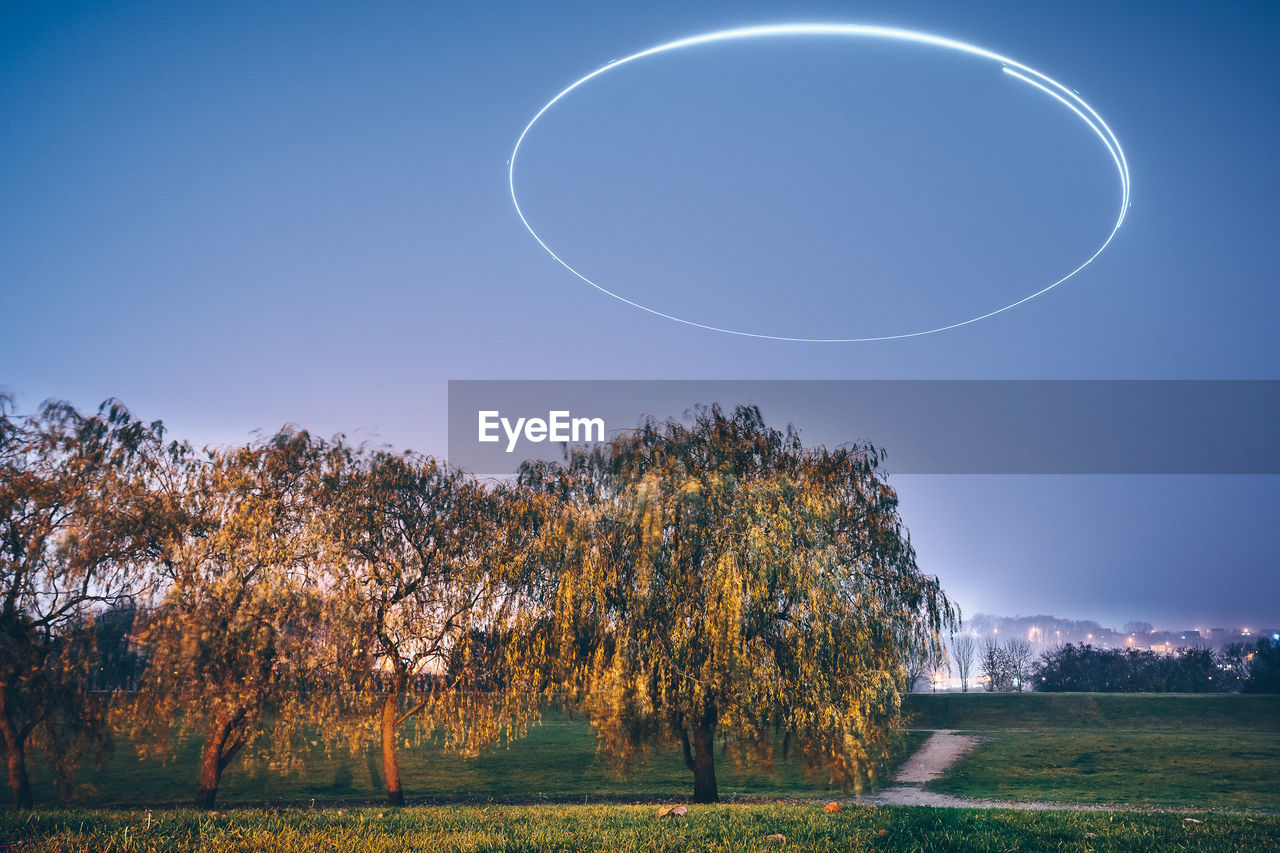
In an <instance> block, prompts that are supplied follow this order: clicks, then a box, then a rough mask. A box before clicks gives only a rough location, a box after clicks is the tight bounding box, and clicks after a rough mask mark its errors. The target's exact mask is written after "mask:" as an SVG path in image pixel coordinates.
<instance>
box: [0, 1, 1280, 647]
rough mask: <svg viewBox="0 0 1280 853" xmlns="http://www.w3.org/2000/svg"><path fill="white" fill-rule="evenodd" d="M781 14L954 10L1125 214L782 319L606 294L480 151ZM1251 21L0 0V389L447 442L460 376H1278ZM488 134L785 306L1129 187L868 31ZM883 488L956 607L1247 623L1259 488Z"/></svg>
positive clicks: (564, 186)
mask: <svg viewBox="0 0 1280 853" xmlns="http://www.w3.org/2000/svg"><path fill="white" fill-rule="evenodd" d="M800 20H806V21H839V22H857V23H869V24H882V25H890V26H899V27H905V28H910V29H917V30H923V31H928V32H933V33H937V34H940V35H945V36H949V37H952V38H957V39H962V40H966V41H971V42H973V43H976V44H979V45H981V46H983V47H987V48H989V49H991V50H994V51H996V52H998V53H1002V54H1005V55H1008V56H1010V57H1012V58H1014V59H1017V60H1020V61H1022V62H1025V63H1027V64H1029V65H1031V66H1033V67H1036V68H1038V69H1040V70H1042V71H1043V72H1045V73H1047V74H1049V75H1051V76H1053V77H1055V78H1057V79H1059V80H1061V81H1062V82H1063V83H1065V84H1066V85H1068V86H1071V87H1073V88H1076V89H1078V90H1079V91H1080V92H1081V93H1082V94H1083V96H1084V97H1085V98H1086V99H1087V100H1089V102H1090V103H1091V104H1092V105H1093V106H1094V107H1095V108H1097V109H1098V111H1099V112H1100V113H1101V114H1102V115H1103V116H1104V117H1105V118H1106V120H1107V121H1108V123H1109V124H1110V125H1111V127H1112V128H1113V129H1114V131H1115V133H1116V135H1117V136H1118V137H1119V139H1120V141H1121V142H1122V143H1123V145H1124V147H1125V151H1126V153H1127V155H1128V158H1129V162H1130V166H1131V171H1132V179H1133V207H1132V209H1131V210H1130V212H1129V217H1128V219H1127V221H1126V223H1125V225H1124V227H1123V228H1122V229H1121V232H1120V234H1119V236H1118V237H1117V239H1116V241H1115V242H1114V243H1113V244H1112V246H1111V247H1110V248H1109V249H1108V250H1107V252H1106V253H1105V254H1104V255H1103V256H1102V257H1101V258H1100V259H1099V260H1098V261H1097V262H1096V263H1095V264H1093V265H1092V266H1091V267H1089V268H1088V269H1087V270H1085V271H1084V272H1083V273H1081V274H1080V275H1079V276H1077V277H1076V278H1075V279H1073V280H1071V281H1070V282H1068V283H1067V284H1065V285H1063V286H1062V287H1060V288H1058V289H1057V290H1055V291H1053V292H1051V293H1049V294H1047V295H1045V296H1043V297H1041V298H1039V299H1037V300H1034V301H1032V302H1031V303H1028V304H1026V305H1024V306H1021V307H1020V308H1017V309H1014V310H1012V311H1009V312H1006V313H1004V314H1001V315H999V316H998V317H995V318H992V319H990V320H987V321H984V322H981V323H978V324H974V325H971V326H966V327H964V328H962V329H958V330H955V331H952V332H947V333H944V334H940V335H934V336H930V337H926V338H917V339H910V340H903V341H893V342H887V343H876V344H845V345H813V344H807V345H805V344H787V343H779V342H770V341H760V340H750V339H743V338H735V337H730V336H725V335H719V334H713V333H709V332H706V331H702V330H698V329H694V328H689V327H684V326H680V325H677V324H674V323H671V322H669V321H666V320H662V319H660V318H657V317H653V316H650V315H647V314H644V313H642V312H639V311H637V310H636V309H634V308H630V307H628V306H626V305H624V304H622V303H620V302H617V301H614V300H611V299H609V298H608V297H606V296H604V295H602V294H599V293H597V292H595V291H592V290H591V289H590V288H588V287H587V286H586V285H584V284H582V283H581V282H579V281H577V280H576V279H574V278H573V277H572V276H571V275H569V274H568V273H567V272H566V271H565V270H564V269H563V268H561V267H559V266H558V265H556V264H555V263H554V262H553V261H552V260H551V259H550V258H549V257H547V256H546V255H545V254H544V253H543V252H542V250H541V249H540V248H539V247H538V246H537V244H536V243H535V242H534V241H533V239H532V238H531V237H530V236H529V235H528V234H527V233H526V232H525V230H524V228H523V226H522V225H521V223H520V221H519V219H518V218H517V217H516V215H515V213H514V211H513V210H512V207H511V204H510V199H509V197H508V194H507V183H506V162H507V159H508V158H509V156H510V152H511V147H512V145H513V144H514V142H515V139H516V136H517V135H518V134H519V132H520V130H521V129H522V128H523V127H524V125H525V123H526V122H527V121H528V120H529V118H530V117H531V116H532V115H533V113H534V112H535V111H536V110H537V109H538V108H539V107H540V106H541V105H542V104H543V103H545V102H546V101H547V100H548V99H549V98H550V97H551V96H552V95H554V94H555V93H556V92H558V91H559V90H560V89H561V88H563V87H564V86H565V85H567V84H568V83H570V82H572V81H573V80H574V79H576V78H578V77H579V76H581V75H583V74H585V73H586V72H588V71H590V70H592V69H594V68H596V67H598V66H599V65H601V64H603V63H605V62H607V61H608V60H610V59H614V58H618V57H621V56H625V55H627V54H630V53H632V52H634V51H636V50H639V49H642V48H645V47H649V46H652V45H654V44H658V43H661V42H665V41H669V40H671V39H674V38H679V37H682V36H687V35H692V34H696V33H699V32H704V31H709V30H713V29H723V28H727V27H732V26H741V25H748V24H761V23H777V22H787V21H800ZM1277 41H1280V9H1278V8H1277V7H1276V6H1275V4H1273V3H1233V4H1217V3H1178V4H1168V3H1156V2H1152V3H1125V4H1114V3H1104V2H1085V3H1081V2H1057V3H1036V4H1030V3H1025V2H1009V3H965V4H956V3H951V2H938V3H887V2H880V3H870V2H869V3H834V2H827V3H816V2H810V3H805V2H801V3H790V2H789V3H785V4H784V3H760V2H745V3H744V2H732V3H730V2H706V3H686V2H680V3H676V2H646V3H635V4H625V5H624V4H602V3H591V2H583V3H544V4H497V3H494V4H483V3H453V4H445V3H428V2H416V3H396V2H380V3H377V4H345V5H343V4H326V3H315V2H308V3H296V4H289V3H273V4H266V5H264V4H252V3H239V2H221V3H208V4H198V5H194V4H193V5H188V4H183V5H182V6H181V7H179V6H177V5H175V4H167V3H160V2H154V3H130V2H119V3H110V4H105V3H56V2H38V3H12V2H11V3H6V4H4V6H3V7H0V318H2V319H3V327H2V328H3V332H2V333H0V387H3V388H4V389H5V390H8V391H10V392H12V393H13V394H15V395H16V397H17V399H18V403H19V407H20V408H21V409H23V410H30V409H31V408H33V407H34V406H35V405H37V404H38V403H39V402H40V401H41V400H42V399H45V398H50V397H56V398H63V399H69V400H71V401H72V402H74V403H76V404H78V405H81V406H84V407H91V406H93V405H95V404H96V403H97V402H98V401H100V400H102V399H103V398H106V397H110V396H114V397H118V398H120V399H122V400H123V401H125V403H126V404H128V405H129V406H130V407H131V408H132V409H134V410H135V412H136V413H138V414H139V415H140V416H143V417H146V418H162V419H164V420H165V422H166V423H167V424H169V426H170V428H171V430H172V432H173V433H174V434H175V435H177V436H181V437H186V438H190V439H191V440H193V441H196V442H197V443H204V442H214V443H220V442H230V441H240V440H243V439H244V438H246V437H247V436H248V434H249V433H250V431H252V430H255V429H262V430H273V429H275V428H277V427H279V426H280V425H282V424H284V423H297V424H302V425H305V426H307V427H308V428H310V429H312V430H313V431H315V432H318V433H321V434H331V433H334V432H339V431H342V432H346V433H348V434H350V435H355V436H359V437H362V438H376V439H377V440H382V441H388V442H391V443H394V444H396V445H398V446H412V447H414V448H417V449H420V450H424V451H428V452H439V453H442V452H443V451H444V442H445V418H444V406H445V387H446V386H445V383H446V381H447V380H448V379H451V378H487V377H494V378H498V377H501V378H524V377H528V378H614V377H617V378H931V379H933V378H1071V379H1092V378H1144V379H1145V378H1197V379H1200V378H1209V379H1212V378H1276V377H1277V375H1278V373H1277V367H1278V366H1280V338H1278V337H1277V335H1276V333H1275V321H1276V317H1277V316H1278V315H1280V288H1277V286H1276V284H1277V275H1276V269H1277V266H1278V262H1280V241H1277V240H1276V237H1275V235H1276V233H1277V226H1278V225H1280V222H1278V219H1280V217H1278V216H1277V213H1276V206H1275V205H1276V199H1277V198H1278V197H1280V159H1278V158H1277V157H1276V156H1275V151H1276V150H1277V143H1278V141H1280V111H1277V109H1276V106H1275V105H1276V104H1277V103H1278V102H1280V61H1278V60H1277V59H1276V56H1275V50H1274V45H1275V44H1276V43H1277ZM561 107H563V108H562V109H561ZM520 166H521V171H520V173H519V174H518V176H517V177H518V178H519V180H520V182H521V183H520V189H521V193H522V195H521V200H522V204H525V205H526V209H527V212H528V213H529V215H530V217H531V220H533V221H535V223H536V224H537V225H538V227H539V228H540V230H542V229H545V230H543V234H544V236H545V237H547V238H548V239H549V240H550V241H551V242H552V243H553V244H554V245H555V247H556V248H557V250H558V251H563V253H564V254H565V256H566V258H567V259H569V260H570V261H571V262H573V263H575V264H579V265H581V267H582V268H583V271H584V272H588V274H591V275H593V276H595V277H597V278H598V279H599V280H600V281H601V283H602V284H606V285H609V286H612V287H614V288H616V289H617V290H618V291H619V292H620V293H623V294H624V295H627V296H628V297H631V298H636V299H638V300H640V301H644V302H646V304H651V305H652V306H653V307H655V308H659V309H662V310H668V311H671V312H673V313H677V314H681V315H687V316H689V318H690V319H697V320H700V321H703V322H711V323H725V324H730V325H738V326H741V327H743V328H748V329H750V330H756V331H766V332H777V333H788V334H801V335H806V336H808V335H811V334H813V335H817V334H878V333H882V332H884V331H890V332H893V331H903V330H912V329H916V328H922V327H924V326H926V325H931V324H936V321H942V322H950V321H954V320H956V319H964V318H965V317H967V316H971V315H973V314H977V313H983V312H984V311H986V310H990V309H991V308H993V307H999V305H1000V304H1004V302H1007V301H1010V300H1011V299H1012V298H1019V297H1020V296H1022V295H1025V294H1026V293H1029V292H1031V291H1033V290H1036V289H1038V288H1039V287H1042V286H1043V285H1044V284H1047V283H1048V282H1050V281H1052V280H1053V279H1054V278H1056V277H1057V276H1058V275H1061V274H1062V273H1063V272H1065V271H1067V270H1068V269H1070V267H1071V266H1074V264H1075V263H1078V262H1079V261H1080V260H1083V259H1084V257H1086V256H1087V255H1088V254H1089V252H1090V251H1091V250H1092V247H1093V246H1094V245H1095V244H1096V243H1097V242H1098V240H1100V239H1101V238H1102V237H1104V236H1105V233H1106V231H1107V229H1108V228H1109V226H1110V224H1111V222H1112V221H1113V220H1114V216H1115V207H1116V204H1117V199H1118V196H1117V192H1118V190H1117V187H1116V180H1115V177H1114V171H1113V167H1112V166H1111V164H1110V161H1109V160H1108V158H1107V155H1106V152H1105V151H1104V149H1103V148H1102V147H1101V145H1100V144H1099V143H1098V141H1097V140H1096V138H1095V137H1093V136H1092V135H1091V133H1090V131H1089V130H1088V129H1087V128H1085V127H1084V126H1083V125H1082V124H1080V123H1079V122H1078V120H1076V119H1074V118H1073V117H1071V116H1070V115H1068V114H1067V113H1066V112H1065V110H1063V109H1062V108H1060V107H1055V106H1054V105H1053V104H1052V103H1051V102H1049V101H1047V99H1045V98H1044V97H1043V96H1037V95H1036V93H1034V92H1033V91H1031V90H1029V89H1028V88H1027V87H1025V86H1023V85H1022V84H1019V83H1016V82H1015V81H1011V80H1009V79H1007V78H1005V77H1003V75H1000V74H999V73H998V72H997V71H996V70H993V68H992V67H990V66H983V65H981V64H980V63H975V62H973V61H962V60H961V59H960V58H958V57H955V56H952V55H947V54H942V53H939V52H937V51H929V50H927V49H921V48H908V47H903V46H890V45H884V44H870V43H861V42H837V41H825V42H817V41H813V40H803V41H801V40H792V41H786V42H782V41H776V42H770V43H758V44H755V45H752V46H745V45H734V46H719V47H716V48H708V49H704V50H699V51H697V52H689V53H685V54H681V55H679V56H673V57H670V58H669V60H668V59H662V60H654V61H652V62H650V63H646V64H643V65H642V64H637V65H635V66H634V67H627V68H625V69H620V70H619V71H617V72H616V73H613V74H610V75H606V77H605V78H602V79H601V80H599V81H596V84H593V85H591V86H589V87H584V89H583V91H582V92H581V93H580V95H579V94H575V95H574V96H573V97H572V98H571V99H568V100H566V102H564V103H563V104H562V105H558V107H557V109H556V110H555V111H554V112H551V113H548V115H547V117H546V118H545V119H544V121H543V122H541V123H540V124H539V126H538V128H536V129H535V132H534V133H533V134H531V136H530V139H529V142H528V147H527V149H525V150H522V153H521V161H520ZM1002 300H1003V301H1002ZM690 402H691V403H692V402H696V401H690ZM766 414H767V413H766ZM798 426H800V427H801V428H802V429H803V427H804V425H803V424H799V425H798ZM873 438H874V437H873ZM890 469H892V460H890ZM895 482H896V484H897V485H898V486H899V488H900V491H901V493H902V496H903V514H904V516H905V518H906V520H907V522H908V524H909V525H910V527H911V529H912V532H913V536H914V539H915V542H916V544H917V547H918V549H919V551H920V556H921V561H922V564H923V565H924V567H925V568H926V569H927V570H929V571H932V572H936V573H938V574H940V575H941V576H942V579H943V582H944V585H945V586H946V587H947V589H948V590H949V591H951V592H952V593H953V595H955V596H956V597H957V598H958V599H959V601H960V603H961V605H962V606H963V607H964V608H965V610H966V611H968V612H975V611H979V610H981V611H988V612H999V613H1008V614H1010V615H1012V614H1015V613H1023V614H1026V613H1034V612H1053V613H1056V614H1058V615H1062V616H1071V617H1077V618H1097V619H1100V620H1101V621H1104V622H1114V623H1117V624H1119V623H1122V622H1124V621H1127V620H1129V619H1143V620H1147V621H1151V622H1153V623H1156V624H1157V625H1161V626H1164V627H1169V628H1182V627H1192V626H1197V625H1199V626H1205V625H1208V624H1210V623H1212V624H1214V625H1224V626H1231V625H1237V626H1238V625H1245V624H1258V623H1260V622H1261V623H1269V624H1271V625H1280V580H1277V571H1276V570H1277V559H1276V554H1277V553H1278V551H1280V547H1278V546H1280V533H1277V531H1276V528H1277V525H1276V524H1275V523H1274V520H1275V517H1276V515H1277V510H1278V509H1280V482H1278V481H1277V478H1273V477H1232V478H1228V477H1217V478H1205V477H1182V478H1179V477H1150V478H1115V477H1092V478H1091V477H1079V478H1071V477H1056V478H1036V477H950V478H935V477H902V478H897V479H896V480H895Z"/></svg>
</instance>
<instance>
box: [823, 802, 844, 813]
mask: <svg viewBox="0 0 1280 853" xmlns="http://www.w3.org/2000/svg"><path fill="white" fill-rule="evenodd" d="M822 810H823V811H824V812H838V811H840V804H839V803H827V804H826V805H825V806H823V807H822Z"/></svg>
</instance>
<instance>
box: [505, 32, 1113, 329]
mask: <svg viewBox="0 0 1280 853" xmlns="http://www.w3.org/2000/svg"><path fill="white" fill-rule="evenodd" d="M785 36H848V37H857V38H872V39H886V40H890V41H903V42H912V43H915V44H925V45H931V46H933V47H939V48H944V49H947V50H953V51H957V52H959V53H964V54H969V55H971V56H977V57H981V58H983V59H987V60H990V61H992V62H995V63H998V64H999V65H1000V66H1001V69H1002V70H1003V71H1004V73H1006V74H1008V75H1010V76H1011V77H1013V78H1015V79H1017V80H1020V81H1022V82H1024V83H1027V84H1029V85H1031V86H1033V87H1035V88H1036V89H1038V90H1040V91H1041V92H1044V93H1045V94H1046V95H1049V96H1050V97H1052V98H1053V99H1054V100H1056V101H1058V102H1059V103H1061V104H1062V105H1063V106H1065V107H1067V108H1068V109H1069V110H1071V112H1072V113H1074V114H1075V115H1076V116H1077V117H1078V118H1080V119H1081V120H1082V121H1083V122H1084V123H1085V124H1087V125H1088V126H1089V127H1090V129H1092V130H1093V132H1094V133H1095V134H1097V136H1098V138H1099V139H1101V140H1102V144H1103V145H1104V146H1106V149H1107V153H1109V154H1110V155H1111V159H1112V160H1113V161H1114V162H1115V165H1116V169H1117V171H1118V173H1119V177H1120V212H1119V214H1118V215H1117V216H1116V221H1115V224H1114V225H1113V226H1112V227H1111V231H1110V233H1109V234H1108V235H1107V238H1106V239H1105V240H1103V241H1102V244H1101V245H1100V246H1098V248H1097V249H1096V250H1094V252H1093V253H1092V254H1091V255H1089V257H1088V258H1087V259H1086V260H1085V261H1084V263H1082V264H1080V265H1079V266H1078V267H1076V268H1075V269H1073V270H1072V271H1071V272H1069V273H1067V274H1066V275H1064V276H1063V277H1062V278H1060V279H1058V280H1057V281H1055V282H1053V283H1052V284H1050V285H1048V286H1046V287H1043V288H1041V289H1040V290H1037V291H1036V292H1035V293H1032V294H1031V295H1030V296H1024V297H1023V298H1022V299H1019V300H1017V301H1016V302H1011V303H1009V304H1008V305H1006V306H1004V307H1003V308H997V309H996V310H994V311H988V312H987V313H985V314H980V315H978V316H977V317H972V318H970V319H968V320H962V321H960V322H958V323H950V324H948V325H945V326H938V327H937V328H933V329H925V330H923V331H919V332H905V333H902V334H896V335H877V336H872V337H861V338H801V337H790V336H786V335H766V334H761V333H759V332H746V331H741V330H738V329H726V328H722V327H719V326H712V325H709V324H707V323H699V322H696V321H694V320H686V319H684V318H682V317H677V316H675V315H673V314H667V313H665V312H663V311H658V310H657V309H654V308H650V307H648V306H646V305H641V304H640V303H639V302H635V301H634V300H631V299H627V298H626V297H625V296H622V295H620V294H618V293H614V292H613V291H612V290H609V289H608V288H606V287H604V286H602V285H600V284H598V283H596V282H595V281H592V280H591V279H590V278H587V277H586V276H585V275H583V274H582V273H580V272H578V271H577V270H576V269H574V268H573V267H572V266H571V265H570V264H569V263H568V262H567V261H565V260H564V259H563V258H561V257H560V256H559V255H557V254H556V253H555V251H554V250H553V249H552V248H551V247H550V246H548V245H547V244H546V242H545V241H544V240H543V239H542V237H540V236H539V235H538V232H537V231H535V230H534V228H533V225H531V224H530V223H529V220H528V218H527V217H525V215H524V211H523V210H522V209H521V208H520V201H519V199H518V198H517V197H516V161H517V158H518V157H519V154H520V146H521V145H522V144H524V140H525V137H526V136H528V135H529V131H530V130H532V129H533V126H534V125H535V124H537V123H538V120H539V119H541V118H542V116H543V115H545V114H546V112H547V110H549V109H551V108H552V107H553V106H555V105H556V104H557V103H559V102H560V101H561V100H563V99H564V98H565V96H567V95H568V94H569V93H570V92H572V91H574V90H575V89H577V88H578V87H579V86H581V85H583V84H584V83H586V82H588V81H590V80H593V79H595V78H597V77H599V76H600V75H602V74H604V73H606V72H608V71H614V70H616V69H618V68H621V67H623V66H624V65H627V64H628V63H632V62H636V61H637V60H640V59H645V58H647V57H650V56H656V55H658V54H662V53H670V52H671V51H675V50H682V49H684V48H689V47H696V46H699V45H705V44H712V43H715V42H723V41H738V40H744V39H756V38H774V37H785ZM507 167H508V168H507V183H508V186H509V187H510V190H511V203H512V204H513V205H514V206H515V209H516V214H517V215H518V216H519V217H520V221H521V222H522V223H524V227H525V228H526V229H527V230H528V231H529V233H530V234H531V235H533V239H534V240H537V241H538V245H539V246H541V247H542V248H543V250H544V251H546V253H547V254H548V255H550V256H551V257H552V258H554V259H555V261H556V262H557V263H558V264H560V265H561V266H562V267H564V268H565V269H567V270H568V271H569V272H571V273H573V275H575V276H576V277H578V278H579V279H581V280H582V281H584V282H586V283H587V284H589V285H591V286H592V287H594V288H595V289H596V290H599V291H600V292H601V293H604V294H607V295H609V296H612V297H613V298H614V299H617V300H618V301H620V302H625V303H626V304H628V305H630V306H632V307H634V308H639V309H640V310H641V311H646V312H648V313H650V314H653V315H655V316H657V317H662V318H664V319H667V320H672V321H674V322H676V323H682V324H684V325H686V326H693V327H695V328H699V329H706V330H708V331H711V332H722V333H724V334H728V335H739V336H741V337H747V338H762V339H766V340H774V341H795V342H800V343H861V342H866V341H889V340H899V339H902V338H917V337H920V336H922V335H932V334H936V333H938V332H945V331H948V330H950V329H958V328H960V327H961V326H967V325H969V324H971V323H977V322H978V321H979V320H986V319H987V318H989V317H994V316H995V315H997V314H1001V313H1003V312H1005V311H1008V310H1009V309H1010V308H1016V307H1017V306H1019V305H1021V304H1023V303H1024V302H1028V301H1030V300H1032V299H1035V298H1036V297H1037V296H1040V295H1042V294H1045V293H1048V292H1049V291H1050V290H1053V289H1054V288H1055V287H1057V286H1058V285H1060V284H1062V283H1063V282H1065V281H1067V280H1068V279H1070V278H1072V277H1073V276H1075V275H1076V274H1077V273H1079V272H1080V271H1081V270H1083V269H1084V268H1085V267H1087V266H1089V264H1091V263H1093V261H1094V260H1095V259H1096V258H1097V257H1098V256H1099V255H1101V254H1102V252H1103V250H1105V249H1106V248H1107V246H1109V245H1110V244H1111V241H1112V239H1114V238H1115V236H1116V232H1118V231H1119V230H1120V226H1121V224H1123V223H1124V218H1125V214H1126V213H1127V212H1128V209H1129V163H1128V161H1127V160H1126V159H1125V156H1124V149H1122V148H1121V147H1120V140H1119V139H1117V138H1116V135H1115V134H1114V133H1113V132H1112V130H1111V128H1110V127H1109V126H1108V125H1107V123H1106V122H1105V121H1103V119H1102V116H1100V115H1098V113H1097V112H1096V111H1095V110H1094V109H1093V107H1091V106H1089V104H1088V103H1086V102H1085V100H1084V98H1082V97H1080V95H1079V94H1077V93H1076V92H1075V91H1074V90H1073V89H1069V88H1067V87H1066V86H1064V85H1063V84H1062V83H1059V82H1058V81H1057V80H1054V79H1053V78H1052V77H1050V76H1048V75H1047V74H1044V73H1042V72H1040V71H1037V70H1036V69H1034V68H1032V67H1031V66H1029V65H1024V64H1023V63H1021V62H1018V61H1017V60H1014V59H1010V58H1009V57H1007V56H1002V55H1000V54H998V53H996V52H994V51H990V50H987V49H986V48H982V47H978V46H977V45H972V44H968V43H967V42H962V41H957V40H956V39H949V38H944V37H943V36H936V35H932V34H930V33H922V32H916V31H914V30H905V29H898V28H894V27H876V26H865V25H862V24H812V23H810V24H803V23H798V24H774V25H768V26H756V27H739V28H737V29H731V30H718V31H716V32H711V33H704V34H702V35H697V36H691V37H689V38H683V39H678V40H676V41H671V42H666V43H665V44H660V45H657V46H656V47H651V48H648V49H647V50H642V51H639V52H638V53H633V54H631V55H630V56H625V57H623V58H622V59H613V60H610V61H609V62H607V63H605V64H604V65H602V66H601V67H599V68H597V69H596V70H595V71H592V72H591V73H590V74H587V75H586V76H584V77H580V78H579V79H577V80H575V81H574V82H573V83H571V84H569V85H568V86H566V87H565V88H564V89H562V90H561V91H560V92H559V94H557V95H556V96H555V97H554V98H552V99H551V100H550V101H548V102H547V103H546V104H545V105H544V106H543V107H542V109H540V110H538V112H537V113H536V114H534V116H533V118H532V119H530V120H529V123H528V124H527V125H525V128H524V130H522V131H521V132H520V136H519V138H518V139H517V140H516V145H515V148H513V149H512V151H511V159H510V160H509V161H508V163H507Z"/></svg>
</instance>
